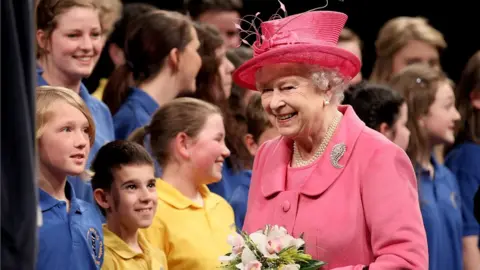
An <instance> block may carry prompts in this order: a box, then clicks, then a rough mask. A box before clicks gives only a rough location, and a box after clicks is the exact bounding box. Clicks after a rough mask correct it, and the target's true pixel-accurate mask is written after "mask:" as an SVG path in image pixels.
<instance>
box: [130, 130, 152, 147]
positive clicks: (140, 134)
mask: <svg viewBox="0 0 480 270" xmlns="http://www.w3.org/2000/svg"><path fill="white" fill-rule="evenodd" d="M147 129H148V126H143V127H139V128H137V129H135V130H134V131H133V132H132V134H130V136H128V140H129V141H131V142H135V143H138V144H140V145H144V144H143V142H144V141H145V136H147V133H148V132H147Z"/></svg>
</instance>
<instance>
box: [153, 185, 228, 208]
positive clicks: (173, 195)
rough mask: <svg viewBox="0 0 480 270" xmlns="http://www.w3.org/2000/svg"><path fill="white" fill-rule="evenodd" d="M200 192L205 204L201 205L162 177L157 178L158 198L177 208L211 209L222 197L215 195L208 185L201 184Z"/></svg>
mask: <svg viewBox="0 0 480 270" xmlns="http://www.w3.org/2000/svg"><path fill="white" fill-rule="evenodd" d="M199 192H200V194H201V195H202V198H203V201H204V202H203V203H204V206H203V207H202V206H200V205H198V204H196V203H195V202H193V201H192V200H190V199H189V198H187V197H185V196H184V195H183V194H182V193H180V191H178V190H177V189H176V188H174V187H173V186H172V185H170V184H169V183H167V182H165V181H163V180H162V179H160V178H159V179H157V194H158V199H159V200H162V201H164V202H165V203H167V204H169V205H171V206H173V207H175V208H177V209H186V208H189V207H191V208H206V209H211V208H215V206H216V205H217V204H218V203H219V202H220V200H221V197H220V196H218V197H216V196H213V194H212V193H211V192H210V190H209V189H208V187H207V186H206V185H201V186H200V187H199Z"/></svg>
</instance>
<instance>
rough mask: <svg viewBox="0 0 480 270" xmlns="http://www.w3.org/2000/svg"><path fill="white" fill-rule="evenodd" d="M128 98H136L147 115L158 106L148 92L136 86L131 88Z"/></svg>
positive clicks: (152, 112) (153, 111)
mask: <svg viewBox="0 0 480 270" xmlns="http://www.w3.org/2000/svg"><path fill="white" fill-rule="evenodd" d="M130 98H131V99H135V100H137V101H138V102H139V103H140V106H142V108H143V109H144V110H145V111H146V112H147V114H148V115H153V114H154V113H155V111H156V110H157V109H158V108H159V107H160V106H159V105H158V103H157V102H156V101H155V100H154V99H153V98H152V97H151V96H150V95H149V94H147V93H146V92H145V91H143V90H142V89H140V88H137V87H132V88H131V93H130Z"/></svg>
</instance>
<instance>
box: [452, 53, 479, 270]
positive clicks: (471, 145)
mask: <svg viewBox="0 0 480 270" xmlns="http://www.w3.org/2000/svg"><path fill="white" fill-rule="evenodd" d="M455 97H456V100H457V109H458V111H459V112H460V115H461V117H462V121H460V122H459V123H458V125H457V129H456V130H457V136H456V139H455V145H454V146H453V149H452V150H450V151H449V153H448V155H447V157H446V159H445V165H446V166H447V167H448V168H449V169H450V170H452V172H453V173H454V174H455V176H456V177H457V180H458V185H459V186H460V194H461V195H462V196H461V198H462V217H463V259H464V263H465V265H464V269H465V270H478V269H479V266H480V248H479V247H480V241H479V236H480V224H479V223H478V222H477V220H475V216H474V210H473V209H474V197H475V192H476V191H477V190H478V189H479V187H480V166H479V164H480V51H477V52H476V53H475V54H474V55H473V56H472V57H471V58H470V60H469V61H468V63H467V64H466V66H465V68H464V70H463V73H462V76H461V78H460V81H459V83H458V84H457V87H456V88H455Z"/></svg>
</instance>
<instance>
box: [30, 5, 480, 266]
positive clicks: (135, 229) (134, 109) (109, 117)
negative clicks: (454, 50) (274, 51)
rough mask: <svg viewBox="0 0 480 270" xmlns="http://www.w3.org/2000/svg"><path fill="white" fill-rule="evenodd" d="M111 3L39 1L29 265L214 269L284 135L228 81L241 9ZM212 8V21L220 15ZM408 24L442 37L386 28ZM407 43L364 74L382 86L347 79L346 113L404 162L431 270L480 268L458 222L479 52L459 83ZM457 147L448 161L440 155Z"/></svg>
mask: <svg viewBox="0 0 480 270" xmlns="http://www.w3.org/2000/svg"><path fill="white" fill-rule="evenodd" d="M115 2H116V1H112V0H38V1H37V5H36V24H37V32H36V40H37V45H38V46H37V63H38V64H37V67H38V68H37V81H38V85H39V87H38V88H37V90H36V95H37V98H36V139H37V145H38V160H39V162H38V172H39V173H38V186H39V207H40V210H41V212H42V224H41V226H40V227H39V241H38V250H39V252H38V256H37V268H38V269H100V268H102V269H157V270H158V269H179V270H183V269H216V268H217V267H218V266H219V260H218V257H219V256H221V255H224V254H225V253H227V252H229V250H230V248H229V246H228V244H227V238H228V235H229V234H231V233H232V232H234V231H235V230H237V229H241V228H242V224H243V219H244V217H245V213H246V202H247V198H248V191H249V185H250V176H251V162H252V160H253V156H254V155H255V153H256V151H257V149H258V147H259V146H260V145H261V144H262V143H263V142H265V141H266V140H269V139H271V138H274V137H276V136H278V132H277V131H276V129H275V127H274V126H273V125H272V123H271V122H270V121H269V120H268V118H267V116H266V115H265V113H264V111H263V108H262V104H261V97H260V95H257V94H252V93H253V92H252V91H250V90H248V89H240V88H238V87H237V86H235V85H233V87H232V81H231V73H232V72H233V70H234V68H235V67H238V66H239V65H240V64H241V63H242V61H244V60H245V59H247V58H248V57H251V55H250V56H249V55H248V53H247V55H244V50H242V49H238V50H236V51H235V50H228V47H230V48H232V47H236V46H237V45H239V44H240V39H239V37H238V33H237V30H236V29H235V26H234V25H230V24H228V23H226V22H225V21H222V20H227V21H231V20H236V19H238V18H239V15H238V14H239V13H238V8H239V7H240V6H241V5H239V4H238V2H239V1H235V0H229V1H223V2H222V1H212V3H213V4H211V5H216V7H217V9H215V8H212V7H211V6H208V5H209V4H208V3H207V4H205V3H204V4H203V6H202V7H199V6H197V7H196V9H192V10H196V11H197V12H196V13H195V12H190V17H191V18H193V19H195V20H197V21H201V20H205V21H208V20H211V21H210V22H212V23H213V24H215V22H216V23H217V28H218V29H215V28H213V27H211V26H210V25H207V24H199V23H193V22H192V20H191V19H190V18H189V17H187V16H185V15H182V14H180V13H176V12H170V11H162V10H158V9H156V8H154V7H151V6H148V5H143V4H131V5H126V6H125V7H124V8H123V12H120V11H119V8H118V6H115V5H114V4H112V3H115ZM191 2H192V5H195V3H196V2H208V1H191ZM227 2H228V3H227ZM197 5H200V4H198V3H197ZM222 5H224V6H222ZM228 5H229V7H228V8H227V7H226V6H228ZM222 8H223V9H222ZM218 10H220V11H223V13H221V14H222V16H218V17H215V11H218ZM115 17H120V19H119V20H118V21H117V22H116V23H115V24H113V23H112V18H115ZM232 17H233V19H232ZM403 19H404V18H400V20H403ZM402 23H403V24H405V23H407V24H408V23H410V24H411V26H410V28H408V27H407V28H405V29H416V28H418V29H428V31H432V32H433V33H434V35H433V36H435V35H437V36H438V33H437V32H435V31H434V30H431V29H430V28H431V27H430V26H429V25H427V24H426V22H425V21H422V20H417V19H410V21H408V20H407V22H405V21H402V22H400V21H399V20H398V19H397V21H395V19H394V20H393V23H392V22H391V23H390V24H402ZM218 25H219V26H218ZM422 27H423V28H422ZM385 28H386V30H383V31H384V32H385V33H386V32H388V33H391V32H394V31H396V30H395V29H396V28H395V27H393V26H391V25H388V24H387V25H386V27H385ZM425 31H427V30H425ZM414 32H415V33H417V34H418V33H421V31H414ZM385 33H384V34H383V36H385V38H382V37H381V36H382V31H381V33H380V37H379V41H378V42H377V44H378V46H377V47H378V48H377V50H381V49H385V48H387V47H388V46H390V47H391V46H397V45H398V44H399V42H394V41H392V40H391V39H395V38H396V39H400V38H401V36H402V34H401V33H397V34H396V35H387V34H385ZM107 35H109V36H110V38H109V39H108V41H107V43H105V40H104V37H105V36H107ZM430 36H432V35H430ZM435 37H436V36H435ZM416 40H422V38H421V37H417V38H416ZM382 42H383V43H382ZM402 42H403V43H401V42H400V43H401V44H403V45H402V46H403V49H402V48H400V47H398V46H397V47H398V48H395V49H385V50H387V51H389V53H390V54H387V53H381V54H380V53H379V57H378V59H377V62H376V66H375V68H374V72H373V75H372V79H371V80H372V81H374V82H375V83H377V84H370V83H363V82H360V80H361V74H359V75H358V76H357V77H356V78H354V80H353V81H352V87H351V88H350V89H348V90H347V91H346V92H345V100H344V104H349V105H351V106H352V107H353V108H354V110H355V112H356V113H357V114H358V116H359V117H360V118H361V119H362V120H363V121H364V122H365V123H366V124H367V126H369V127H370V128H373V129H375V130H377V131H379V132H381V133H383V134H384V135H385V136H386V137H388V138H389V139H391V140H392V141H393V142H395V143H396V144H397V145H399V146H400V147H401V148H403V149H405V150H406V151H407V153H408V154H409V156H410V158H411V159H412V162H413V163H414V165H415V168H416V172H417V176H418V182H419V192H420V201H421V210H422V214H423V217H424V223H425V227H426V230H427V237H428V243H429V255H430V258H429V259H430V265H431V268H430V269H447V268H444V267H445V266H448V267H450V268H448V269H461V268H460V266H461V265H465V266H466V267H467V265H470V263H471V262H473V263H475V260H476V259H475V258H480V252H479V253H478V254H474V253H472V251H471V250H472V249H471V247H472V246H473V245H475V246H476V247H477V248H478V246H477V245H478V235H479V234H480V232H479V231H478V226H476V225H475V223H473V221H472V220H471V218H472V216H473V214H472V215H470V214H468V213H466V212H467V211H468V209H471V208H472V207H473V206H472V205H466V206H465V204H468V202H469V200H470V198H471V197H472V204H473V195H470V194H472V190H473V189H475V190H474V191H476V187H478V183H476V181H477V180H476V179H478V177H479V176H480V172H479V171H478V168H480V167H479V166H477V165H476V163H475V160H478V159H476V158H475V157H478V156H479V154H478V153H479V152H480V151H479V150H478V148H479V146H478V137H475V135H472V134H478V133H480V131H477V130H478V127H479V126H480V125H478V124H477V126H475V125H473V124H472V123H474V122H473V121H471V119H472V118H473V119H474V121H478V118H475V115H478V110H480V105H479V104H478V100H479V95H478V91H477V90H474V91H473V90H472V89H478V88H476V87H477V83H479V84H480V78H476V77H475V76H476V75H475V74H476V72H477V73H478V70H480V56H479V54H478V53H477V54H476V55H475V56H474V57H472V59H471V60H470V62H469V64H468V66H467V68H466V71H465V72H464V75H463V77H462V80H461V83H460V84H459V85H457V86H456V87H455V86H454V85H453V84H452V82H451V81H450V80H449V79H448V78H447V76H446V75H445V74H444V73H443V72H442V71H440V70H441V69H440V68H439V66H438V62H436V61H437V60H438V59H437V58H435V57H434V58H433V59H423V58H422V57H423V56H421V55H420V56H418V55H415V56H409V55H408V50H410V51H414V52H415V50H414V49H415V48H413V49H412V48H410V47H408V46H411V44H410V43H408V40H407V41H402ZM422 42H424V43H426V44H427V45H428V44H430V46H432V47H434V48H435V50H437V49H438V50H440V49H441V48H443V47H444V43H445V41H444V40H443V37H442V38H437V39H434V38H432V39H430V40H428V41H427V40H425V41H422ZM428 42H430V43H428ZM352 44H354V45H352ZM390 44H395V45H390ZM405 44H407V45H405ZM414 45H415V44H414ZM417 45H418V44H417ZM339 46H345V48H349V49H351V50H352V51H353V52H354V53H356V54H360V55H359V56H361V42H360V41H359V39H358V37H356V36H355V35H354V34H353V33H351V32H350V31H349V30H348V29H346V30H344V32H342V36H341V38H340V41H339ZM405 46H406V48H407V49H405ZM404 49H405V50H407V52H404V51H402V50H404ZM437 52H438V51H437ZM100 55H102V57H103V56H105V55H107V56H108V58H109V59H110V60H111V61H112V63H113V65H114V66H115V70H114V71H113V72H112V74H111V75H110V74H109V76H108V79H105V78H102V80H100V84H99V85H98V88H97V89H95V90H96V91H95V93H94V94H93V95H91V94H90V93H89V91H88V89H87V87H86V86H85V84H84V83H83V82H82V80H84V78H86V77H89V76H90V75H91V74H92V71H93V70H94V68H95V66H96V64H97V61H98V58H99V57H100ZM402 57H403V58H404V59H402ZM408 57H410V58H412V59H416V61H417V62H428V63H429V64H430V65H429V66H425V65H422V64H421V63H419V64H414V65H411V66H408V67H405V66H407V65H410V64H411V63H410V62H409V61H413V60H408ZM415 57H416V58H415ZM397 58H399V59H400V60H398V59H397ZM424 58H425V57H424ZM353 83H355V84H353ZM454 89H455V92H454ZM91 90H93V89H91ZM92 92H93V91H92ZM465 93H467V94H465ZM475 102H477V103H475ZM214 104H215V105H214ZM456 104H457V105H458V104H467V105H462V106H463V107H462V106H460V107H459V106H456ZM468 104H470V105H468ZM457 108H459V110H460V112H459V111H457ZM477 117H478V116H477ZM460 119H462V121H461V123H462V124H461V125H460V130H459V133H456V132H455V131H458V130H454V128H455V127H456V125H455V124H456V123H457V122H460ZM475 129H477V130H475ZM472 130H473V131H472ZM455 134H460V135H458V136H457V138H455ZM462 136H463V137H462ZM477 136H480V135H477ZM453 143H455V148H454V149H453V150H451V151H450V152H449V155H448V157H447V158H446V160H445V161H444V160H443V155H442V154H439V153H440V151H437V148H438V145H451V144H453ZM441 150H442V149H441ZM432 153H434V154H433V155H432ZM444 163H445V165H447V166H448V167H449V169H447V167H446V166H445V165H443V164H444ZM475 170H476V171H475ZM220 180H222V181H220ZM432 180H433V181H432ZM459 183H460V184H459ZM464 183H467V184H464ZM465 209H467V210H465ZM462 211H463V218H462ZM465 228H467V229H465ZM472 236H473V237H472ZM475 237H476V238H475ZM472 238H473V240H472ZM475 240H476V241H477V242H476V243H473V244H472V242H474V241H475ZM477 251H478V249H477ZM465 254H466V255H465ZM462 256H465V257H462ZM469 256H470V257H469ZM476 256H478V257H476ZM479 260H480V259H479ZM442 262H443V264H444V265H443V266H440V264H441V263H442ZM442 267H443V268H442ZM465 269H469V268H465ZM472 269H473V268H472Z"/></svg>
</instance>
